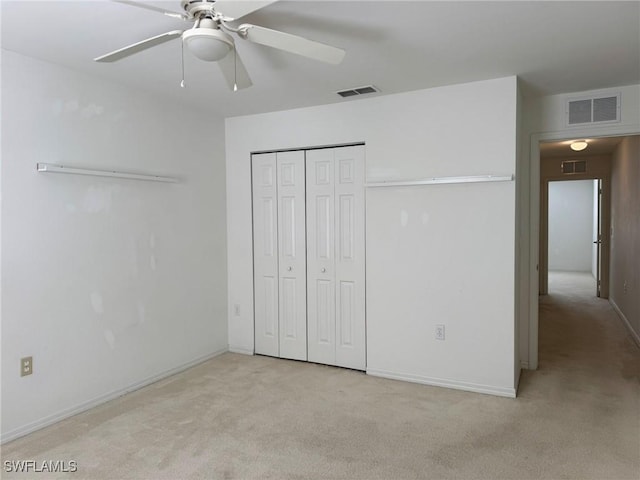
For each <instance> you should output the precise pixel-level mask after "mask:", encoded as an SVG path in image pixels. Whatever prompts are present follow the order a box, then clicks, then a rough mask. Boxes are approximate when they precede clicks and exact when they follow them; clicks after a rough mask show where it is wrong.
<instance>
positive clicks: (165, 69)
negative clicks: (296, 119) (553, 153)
mask: <svg viewBox="0 0 640 480" xmlns="http://www.w3.org/2000/svg"><path fill="white" fill-rule="evenodd" d="M145 3H149V4H152V5H155V6H161V7H164V8H167V9H171V10H176V11H180V2H179V0H173V1H166V2H158V1H155V2H145ZM0 5H1V7H2V47H3V48H5V49H8V50H13V51H15V52H18V53H21V54H24V55H28V56H32V57H36V58H39V59H42V60H46V61H49V62H53V63H57V64H60V65H64V66H66V67H69V68H72V69H75V70H78V71H81V72H85V73H88V74H91V75H96V76H99V77H103V78H107V79H111V80H114V81H117V82H120V83H124V84H128V85H130V86H133V87H136V88H141V89H144V90H147V91H149V92H152V93H155V94H161V95H165V96H167V97H173V98H174V99H177V100H179V101H181V102H186V103H187V104H189V105H193V106H194V107H202V108H206V109H207V110H208V111H210V112H212V113H213V114H215V115H219V116H223V117H228V116H234V115H243V114H250V113H258V112H266V111H273V110H283V109H289V108H296V107H304V106H311V105H319V104H327V103H334V102H345V101H354V100H353V99H341V98H340V97H338V96H337V95H336V94H335V93H334V92H335V91H337V90H342V89H345V88H349V87H357V86H361V85H367V84H373V85H375V86H376V87H378V88H379V89H380V90H381V93H380V94H390V93H397V92H403V91H410V90H416V89H421V88H429V87H435V86H441V85H448V84H454V83H463V82H471V81H477V80H484V79H490V78H497V77H502V76H508V75H519V76H520V77H521V78H522V79H523V80H524V84H525V85H526V86H527V87H529V88H530V89H531V90H530V91H532V92H535V93H544V94H555V93H565V92H575V91H581V90H591V89H600V88H606V87H612V86H620V85H630V84H637V83H640V2H614V1H602V2H598V1H586V2H576V1H569V2H560V1H554V2H538V1H533V2H527V1H512V2H504V1H498V2H485V1H472V2H458V1H446V2H430V1H408V2H400V1H338V2H331V1H293V2H291V1H286V0H282V1H281V2H278V3H275V4H273V5H270V6H268V7H266V8H264V9H263V10H261V11H258V12H256V13H254V14H252V15H249V16H247V17H245V18H243V19H242V20H243V22H248V23H254V24H257V25H262V26H265V27H269V28H274V29H278V30H283V31H286V32H289V33H294V34H298V35H303V36H305V37H307V38H310V39H313V40H317V41H321V42H323V43H329V44H332V45H336V46H339V47H343V48H345V49H346V50H347V56H346V58H345V61H344V62H343V63H342V64H341V65H338V66H332V65H327V64H324V63H319V62H315V61H313V60H309V59H306V58H302V57H298V56H296V55H292V54H288V53H284V52H281V51H277V50H274V49H271V48H268V47H264V46H261V45H255V44H250V43H247V42H244V41H242V40H238V41H237V44H238V47H237V48H238V52H239V54H240V55H241V57H242V59H243V61H244V63H245V65H246V67H247V70H248V71H249V74H250V75H251V77H252V80H253V83H254V86H253V87H251V88H249V89H247V90H242V91H240V92H237V93H233V92H230V91H229V90H228V88H227V86H226V83H225V82H224V79H223V77H222V75H221V73H220V72H219V71H218V69H217V66H216V65H215V64H210V63H206V62H202V61H199V60H197V59H196V58H195V57H193V56H191V55H190V54H188V53H185V62H186V88H184V89H182V88H180V79H181V72H180V41H179V40H174V41H172V42H170V43H167V44H164V45H160V46H158V47H155V48H153V49H151V50H147V51H145V52H141V53H139V54H136V55H134V56H132V57H129V58H126V59H124V60H121V61H120V62H117V63H113V64H98V63H95V62H93V61H92V59H93V58H94V57H96V56H99V55H101V54H104V53H107V52H110V51H112V50H115V49H117V48H120V47H123V46H126V45H128V44H131V43H134V42H137V41H140V40H142V39H145V38H147V37H150V36H154V35H157V34H159V33H163V32H166V31H169V30H174V29H184V28H185V23H184V22H182V21H180V20H176V19H172V18H169V17H165V16H163V15H161V14H158V13H155V12H151V11H148V10H143V9H140V8H135V7H131V6H128V5H123V4H119V3H114V2H109V1H70V2H62V1H45V2H33V1H2V2H1V4H0ZM187 26H188V25H187Z"/></svg>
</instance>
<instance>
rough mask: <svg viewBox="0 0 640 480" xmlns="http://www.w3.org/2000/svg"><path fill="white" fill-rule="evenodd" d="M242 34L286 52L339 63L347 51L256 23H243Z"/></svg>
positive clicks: (246, 37)
mask: <svg viewBox="0 0 640 480" xmlns="http://www.w3.org/2000/svg"><path fill="white" fill-rule="evenodd" d="M238 30H239V32H240V36H241V37H242V38H245V39H247V40H249V41H251V42H254V43H259V44H261V45H266V46H268V47H273V48H278V49H280V50H284V51H286V52H291V53H296V54H298V55H302V56H303V57H307V58H312V59H314V60H319V61H321V62H326V63H331V64H333V65H337V64H339V63H340V62H342V60H343V59H344V56H345V53H346V52H345V51H344V50H342V49H341V48H337V47H332V46H330V45H325V44H324V43H319V42H314V41H313V40H308V39H306V38H303V37H299V36H297V35H291V34H290V33H284V32H279V31H278V30H271V29H270V28H265V27H258V26H256V25H249V24H243V25H240V26H239V27H238Z"/></svg>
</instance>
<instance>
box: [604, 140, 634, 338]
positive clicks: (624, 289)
mask: <svg viewBox="0 0 640 480" xmlns="http://www.w3.org/2000/svg"><path fill="white" fill-rule="evenodd" d="M611 173H612V175H611V183H612V186H611V195H612V198H611V217H612V223H611V286H610V292H609V300H610V302H611V303H612V304H613V305H614V307H615V308H616V309H617V310H618V313H619V314H620V315H621V317H622V318H623V319H624V321H625V323H627V326H628V327H629V328H630V330H631V331H632V335H633V336H634V338H635V339H636V342H638V344H639V345H640V136H634V137H628V138H625V139H624V140H623V141H622V142H621V143H620V145H618V147H617V149H616V151H615V152H614V155H613V162H612V171H611Z"/></svg>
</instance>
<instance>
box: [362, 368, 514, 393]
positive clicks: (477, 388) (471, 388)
mask: <svg viewBox="0 0 640 480" xmlns="http://www.w3.org/2000/svg"><path fill="white" fill-rule="evenodd" d="M367 375H372V376H374V377H383V378H390V379H392V380H403V381H405V382H413V383H421V384H423V385H431V386H434V387H446V388H453V389H456V390H465V391H467V392H475V393H486V394H488V395H497V396H499V397H509V398H516V389H515V388H503V387H494V386H492V385H479V384H475V383H466V382H458V381H455V380H445V379H442V378H431V377H423V376H421V375H414V374H411V373H397V372H388V371H386V370H378V369H374V368H368V369H367Z"/></svg>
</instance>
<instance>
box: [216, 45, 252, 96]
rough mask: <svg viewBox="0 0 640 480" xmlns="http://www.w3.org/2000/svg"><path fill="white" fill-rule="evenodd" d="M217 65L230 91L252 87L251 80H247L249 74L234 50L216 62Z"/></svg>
mask: <svg viewBox="0 0 640 480" xmlns="http://www.w3.org/2000/svg"><path fill="white" fill-rule="evenodd" d="M218 65H219V66H220V70H221V71H222V74H223V75H224V78H225V80H226V81H227V83H228V84H229V88H230V89H231V90H234V91H235V90H242V89H243V88H248V87H250V86H251V85H253V83H251V78H249V73H248V72H247V69H246V68H245V67H244V63H242V60H240V56H239V55H238V51H237V50H236V49H235V48H234V49H233V51H232V52H230V53H229V54H228V55H227V56H226V57H224V58H223V59H222V60H220V61H218ZM236 87H237V88H236Z"/></svg>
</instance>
